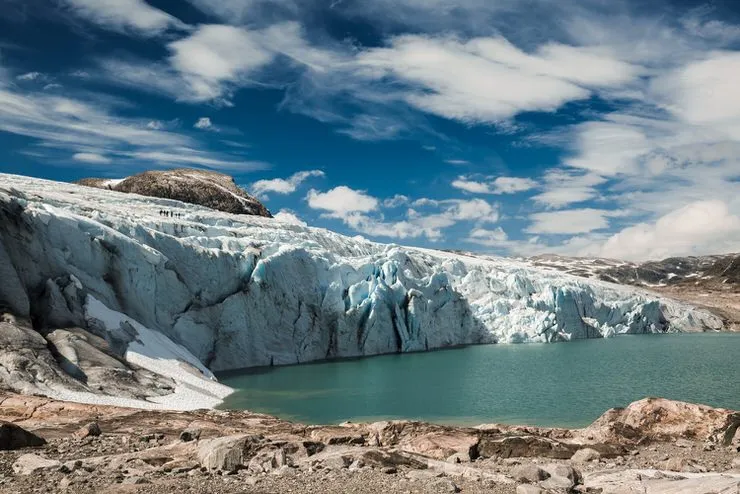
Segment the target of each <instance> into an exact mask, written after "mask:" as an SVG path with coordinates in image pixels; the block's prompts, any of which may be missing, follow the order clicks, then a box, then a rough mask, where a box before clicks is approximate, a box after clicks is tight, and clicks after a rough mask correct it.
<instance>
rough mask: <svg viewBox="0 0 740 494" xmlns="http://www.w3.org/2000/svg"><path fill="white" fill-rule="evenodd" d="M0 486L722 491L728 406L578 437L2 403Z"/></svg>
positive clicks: (648, 402) (602, 426)
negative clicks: (323, 424) (315, 424)
mask: <svg viewBox="0 0 740 494" xmlns="http://www.w3.org/2000/svg"><path fill="white" fill-rule="evenodd" d="M0 421H2V423H0V450H3V451H0V492H7V493H17V494H23V493H31V492H78V493H84V492H127V493H129V492H140V493H149V492H151V493H154V492H156V493H157V494H164V493H175V492H177V493H186V492H203V493H206V492H208V493H231V492H244V493H284V492H296V493H298V492H300V493H303V492H307V493H311V492H314V493H345V492H356V493H381V492H382V493H395V492H403V493H407V492H408V493H414V492H419V493H436V492H439V493H447V492H449V493H453V492H465V493H483V492H489V493H512V494H513V493H516V494H538V493H539V494H543V493H566V492H593V493H598V492H601V493H604V494H606V493H633V492H634V493H648V494H655V493H666V494H667V493H682V492H685V493H723V494H725V493H726V494H730V493H732V494H736V493H738V492H740V491H739V489H740V453H739V451H740V433H738V426H739V425H740V412H735V411H731V410H724V409H714V408H710V407H705V406H700V405H692V404H688V403H681V402H673V401H668V400H663V399H655V398H651V399H645V400H641V401H638V402H635V403H633V404H631V405H630V406H629V407H627V408H625V409H613V410H610V411H608V412H607V413H605V414H604V415H603V416H602V417H601V418H599V419H598V420H597V421H596V422H594V423H593V424H592V425H591V426H589V427H587V428H585V429H579V430H566V429H543V428H535V427H516V426H501V425H483V426H479V427H476V428H456V427H445V426H438V425H432V424H427V423H421V422H408V421H392V422H376V423H372V424H351V423H346V424H342V425H338V426H305V425H301V424H295V423H290V422H286V421H283V420H280V419H277V418H275V417H270V416H267V415H260V414H254V413H250V412H226V411H215V410H201V411H193V412H168V411H152V410H137V409H128V408H117V407H105V406H93V405H84V404H77V403H68V402H60V401H53V400H50V399H46V398H37V397H27V396H19V395H2V396H0Z"/></svg>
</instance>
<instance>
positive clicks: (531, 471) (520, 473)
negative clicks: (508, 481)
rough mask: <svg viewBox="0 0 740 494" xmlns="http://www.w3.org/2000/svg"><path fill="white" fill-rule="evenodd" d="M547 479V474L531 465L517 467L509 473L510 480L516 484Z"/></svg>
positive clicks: (548, 475)
mask: <svg viewBox="0 0 740 494" xmlns="http://www.w3.org/2000/svg"><path fill="white" fill-rule="evenodd" d="M549 477H550V474H549V473H547V472H546V471H545V470H543V469H542V468H540V467H538V466H537V465H535V464H533V463H528V464H526V465H521V466H518V467H516V468H514V469H513V470H512V471H511V478H513V479H514V480H516V481H517V482H525V483H535V482H540V481H542V480H545V479H547V478H549Z"/></svg>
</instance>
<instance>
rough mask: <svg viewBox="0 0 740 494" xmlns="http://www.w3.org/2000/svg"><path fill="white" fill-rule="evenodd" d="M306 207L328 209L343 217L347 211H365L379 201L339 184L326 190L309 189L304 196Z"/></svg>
mask: <svg viewBox="0 0 740 494" xmlns="http://www.w3.org/2000/svg"><path fill="white" fill-rule="evenodd" d="M306 200H307V201H308V207H310V208H311V209H321V210H324V211H328V212H329V213H330V214H332V215H333V216H335V217H337V218H344V217H346V216H347V215H348V214H349V213H367V212H370V211H373V210H375V209H377V208H378V204H379V201H378V200H377V199H376V198H374V197H372V196H369V195H367V194H366V193H365V192H362V191H358V190H354V189H351V188H349V187H347V186H346V185H340V186H339V187H334V188H333V189H331V190H329V191H327V192H319V191H317V190H315V189H311V190H310V191H309V193H308V196H306Z"/></svg>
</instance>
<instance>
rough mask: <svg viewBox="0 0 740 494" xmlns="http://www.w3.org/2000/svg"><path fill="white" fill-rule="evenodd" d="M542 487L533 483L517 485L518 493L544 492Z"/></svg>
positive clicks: (532, 493) (538, 493) (540, 493)
mask: <svg viewBox="0 0 740 494" xmlns="http://www.w3.org/2000/svg"><path fill="white" fill-rule="evenodd" d="M544 492H545V491H543V490H542V488H540V487H537V486H536V485H532V484H522V485H518V486H516V494H544Z"/></svg>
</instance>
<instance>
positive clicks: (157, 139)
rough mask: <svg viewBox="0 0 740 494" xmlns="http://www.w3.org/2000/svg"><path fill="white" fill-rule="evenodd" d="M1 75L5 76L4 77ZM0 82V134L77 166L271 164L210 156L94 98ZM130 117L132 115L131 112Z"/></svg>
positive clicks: (190, 141) (185, 138) (112, 102)
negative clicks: (64, 154) (64, 156)
mask: <svg viewBox="0 0 740 494" xmlns="http://www.w3.org/2000/svg"><path fill="white" fill-rule="evenodd" d="M0 75H1V74H0ZM3 82H4V81H2V80H0V131H4V132H8V133H11V134H17V135H23V136H26V137H30V138H33V139H35V140H36V142H37V144H39V145H41V146H44V147H47V148H55V149H59V150H66V151H68V152H70V154H69V155H68V156H70V157H71V158H72V160H74V161H75V162H76V163H78V164H80V163H83V164H88V165H97V166H100V165H106V164H111V163H121V164H124V163H131V162H132V160H133V161H135V160H148V162H149V163H150V164H153V165H156V166H163V165H169V166H172V165H173V164H184V165H192V166H203V167H211V168H223V169H233V170H244V171H248V170H254V169H265V168H267V167H268V165H267V164H265V163H261V162H255V161H244V160H241V159H233V158H230V157H229V156H228V155H223V154H220V153H214V152H210V151H208V150H207V149H204V146H203V144H202V143H201V142H200V141H198V140H197V139H195V138H193V137H192V136H189V135H187V134H183V133H178V132H175V131H173V130H168V129H167V128H166V126H164V125H160V124H159V123H154V124H153V123H152V122H157V121H152V120H150V119H147V118H136V117H131V116H119V115H118V112H119V110H120V108H119V107H118V106H117V105H121V104H123V105H126V106H125V108H126V109H127V110H130V109H131V107H130V104H129V103H126V102H121V101H119V100H117V99H111V98H106V97H101V96H100V95H97V94H95V93H82V92H78V94H77V95H75V96H69V95H56V94H50V93H48V92H45V91H43V90H38V91H34V90H23V91H21V90H19V89H18V88H17V87H15V86H14V85H13V84H9V83H7V82H6V83H5V84H3ZM127 113H129V114H130V112H127Z"/></svg>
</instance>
